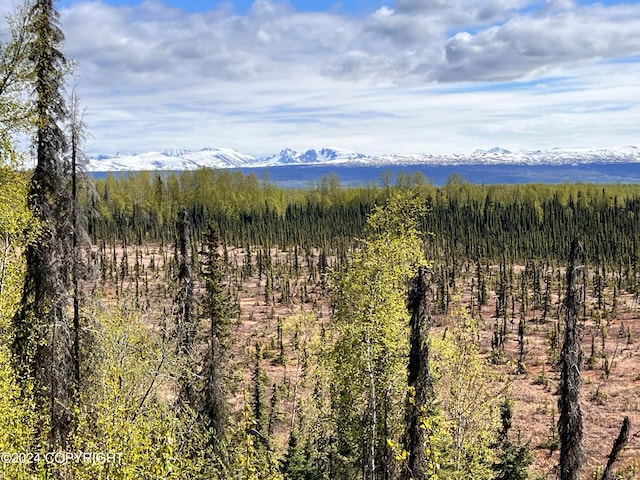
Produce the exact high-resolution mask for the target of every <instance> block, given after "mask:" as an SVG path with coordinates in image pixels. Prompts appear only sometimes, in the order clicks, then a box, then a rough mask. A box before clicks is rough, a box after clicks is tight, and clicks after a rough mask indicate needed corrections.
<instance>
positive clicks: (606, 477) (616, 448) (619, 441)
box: [602, 417, 631, 480]
mask: <svg viewBox="0 0 640 480" xmlns="http://www.w3.org/2000/svg"><path fill="white" fill-rule="evenodd" d="M629 430H631V420H629V417H624V420H623V421H622V427H621V428H620V433H619V434H618V438H616V441H615V442H613V447H612V448H611V453H610V454H609V460H607V466H606V467H605V469H604V472H603V473H602V480H612V479H613V464H614V463H615V462H616V460H617V459H618V455H619V454H620V452H621V451H622V449H623V448H624V446H625V445H626V444H627V442H628V441H629Z"/></svg>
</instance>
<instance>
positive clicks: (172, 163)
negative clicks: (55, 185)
mask: <svg viewBox="0 0 640 480" xmlns="http://www.w3.org/2000/svg"><path fill="white" fill-rule="evenodd" d="M256 160H257V159H256V158H255V157H254V156H252V155H247V154H244V153H240V152H237V151H235V150H232V149H230V148H204V149H202V150H195V151H191V150H176V151H169V150H165V151H163V152H144V153H135V154H132V155H122V156H121V155H116V156H110V155H97V156H91V157H90V158H89V165H88V168H87V170H89V171H92V172H108V171H143V170H195V169H197V168H199V167H211V168H237V167H249V166H251V165H253V164H254V163H255V162H256Z"/></svg>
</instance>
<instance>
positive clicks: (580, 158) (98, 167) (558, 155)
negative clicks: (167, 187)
mask: <svg viewBox="0 0 640 480" xmlns="http://www.w3.org/2000/svg"><path fill="white" fill-rule="evenodd" d="M583 163H584V164H588V163H640V149H639V148H638V147H636V146H631V145H630V146H623V147H614V148H602V149H561V148H555V149H551V150H534V151H525V150H521V151H517V152H512V151H509V150H506V149H504V148H500V147H494V148H491V149H489V150H476V151H474V152H473V153H471V154H448V155H430V154H416V155H399V154H387V155H378V156H372V155H366V154H363V153H358V152H355V151H352V150H345V149H340V148H322V149H320V150H313V149H310V150H306V151H305V152H297V151H295V150H292V149H290V148H285V149H283V150H282V151H280V153H277V154H275V155H268V156H264V157H255V156H253V155H248V154H244V153H240V152H237V151H236V150H233V149H230V148H205V149H202V150H193V151H192V150H178V151H154V152H144V153H138V154H132V155H115V156H111V155H95V156H92V157H90V159H89V165H88V168H87V170H89V171H93V172H104V171H140V170H193V169H196V168H199V167H211V168H239V167H243V168H264V167H276V166H284V165H370V166H385V165H387V166H393V165H462V164H476V165H477V164H512V165H567V164H570V165H571V164H583Z"/></svg>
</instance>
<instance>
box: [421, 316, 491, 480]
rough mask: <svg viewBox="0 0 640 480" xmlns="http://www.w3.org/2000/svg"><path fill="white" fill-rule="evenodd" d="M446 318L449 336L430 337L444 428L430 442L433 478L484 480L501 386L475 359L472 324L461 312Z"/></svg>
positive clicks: (483, 362) (487, 475) (488, 468)
mask: <svg viewBox="0 0 640 480" xmlns="http://www.w3.org/2000/svg"><path fill="white" fill-rule="evenodd" d="M452 318H453V320H454V324H453V326H452V329H451V332H450V333H448V334H447V335H446V336H445V337H444V338H434V339H432V348H433V349H432V359H433V363H432V365H433V366H434V368H433V374H434V378H435V379H436V383H435V391H436V398H437V400H438V403H439V408H438V410H437V411H436V412H437V415H440V416H441V417H442V419H438V420H436V421H437V422H441V423H440V424H441V425H444V428H441V427H439V428H438V430H437V432H436V433H437V435H435V439H434V442H433V443H434V446H435V447H434V448H435V449H437V451H439V452H441V453H439V457H440V459H441V462H440V470H439V474H438V478H443V479H444V478H446V479H463V478H473V479H478V480H480V479H490V478H492V476H493V471H492V468H491V467H492V462H493V450H492V445H493V443H494V441H495V440H494V437H495V431H496V428H495V427H496V424H497V418H496V412H497V411H498V408H497V406H498V405H497V402H498V398H499V392H500V391H501V389H502V388H503V385H500V383H499V381H498V380H499V379H498V378H496V377H495V375H494V374H493V373H492V370H491V367H490V365H489V364H488V363H487V361H486V360H485V359H483V358H482V357H481V356H480V353H479V347H478V343H477V328H478V326H477V323H476V322H475V321H474V320H472V319H470V318H469V317H468V316H467V315H466V314H465V313H464V312H458V313H456V314H455V315H454V316H453V317H452ZM427 418H429V417H427ZM436 418H437V417H436ZM432 421H433V420H432Z"/></svg>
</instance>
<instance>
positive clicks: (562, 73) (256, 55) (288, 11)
mask: <svg viewBox="0 0 640 480" xmlns="http://www.w3.org/2000/svg"><path fill="white" fill-rule="evenodd" d="M62 13H63V16H62V21H63V28H64V31H65V34H66V36H67V45H66V51H67V52H68V53H69V54H70V55H71V56H73V57H74V58H75V59H76V60H77V61H78V64H79V71H78V75H79V90H80V94H81V96H82V100H83V102H84V103H85V105H86V106H87V107H88V116H87V120H88V122H89V124H90V127H91V128H92V134H93V140H91V141H90V142H89V145H88V148H89V149H91V150H93V151H104V152H115V151H139V150H145V149H148V148H149V149H150V148H155V149H157V148H181V147H194V148H197V147H203V146H207V145H209V146H228V147H233V148H237V149H239V150H242V151H245V152H248V153H254V154H262V153H272V152H274V151H277V150H279V149H281V148H283V147H285V146H291V147H295V148H300V149H304V148H312V147H321V146H323V145H333V146H339V147H344V148H350V149H356V150H361V151H364V152H367V153H386V152H403V153H415V152H443V151H452V150H462V151H470V150H473V149H475V148H476V147H478V146H486V145H492V144H500V145H503V146H505V147H508V148H520V147H523V148H524V147H526V148H539V147H540V148H541V147H545V146H569V145H570V146H580V144H581V143H585V142H589V143H597V144H600V145H602V146H606V145H611V144H617V143H629V142H633V135H634V125H638V121H639V120H640V118H639V115H640V114H639V113H638V110H639V102H638V100H637V93H633V90H634V87H636V90H637V80H638V74H639V73H640V64H639V63H633V62H628V63H614V62H612V61H611V60H614V59H617V58H620V57H633V56H637V55H640V29H638V28H637V25H638V24H640V6H639V5H637V4H619V5H612V6H602V5H600V4H594V5H591V6H580V5H578V4H574V3H572V2H570V1H551V0H550V1H548V2H546V3H545V4H543V5H540V3H539V2H527V1H525V0H487V1H483V2H477V1H472V0H447V1H439V0H397V1H396V4H395V7H394V8H393V9H391V8H388V7H383V8H381V9H379V10H378V11H376V12H374V13H372V14H371V15H370V16H368V17H364V18H362V17H349V16H345V15H339V14H337V13H335V12H328V13H300V12H296V11H295V10H293V9H292V7H290V6H289V4H288V3H284V2H272V1H270V0H257V1H256V2H255V3H254V4H253V6H252V8H251V9H250V10H249V12H248V13H247V14H246V15H237V14H234V13H233V12H232V11H231V10H230V8H229V7H228V6H223V7H220V8H219V9H217V10H212V11H209V12H204V13H197V14H193V13H191V14H189V13H185V12H182V11H180V10H177V9H172V8H168V7H165V6H163V4H162V3H160V2H157V1H151V2H150V1H147V2H144V3H143V4H142V5H141V6H139V7H120V8H116V7H112V6H108V5H105V4H103V3H100V2H86V3H76V4H75V5H74V6H73V7H71V8H69V9H66V10H64V11H63V12H62ZM494 82H503V83H500V84H496V83H494ZM523 82H524V83H523ZM604 120H606V122H605V121H604Z"/></svg>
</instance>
